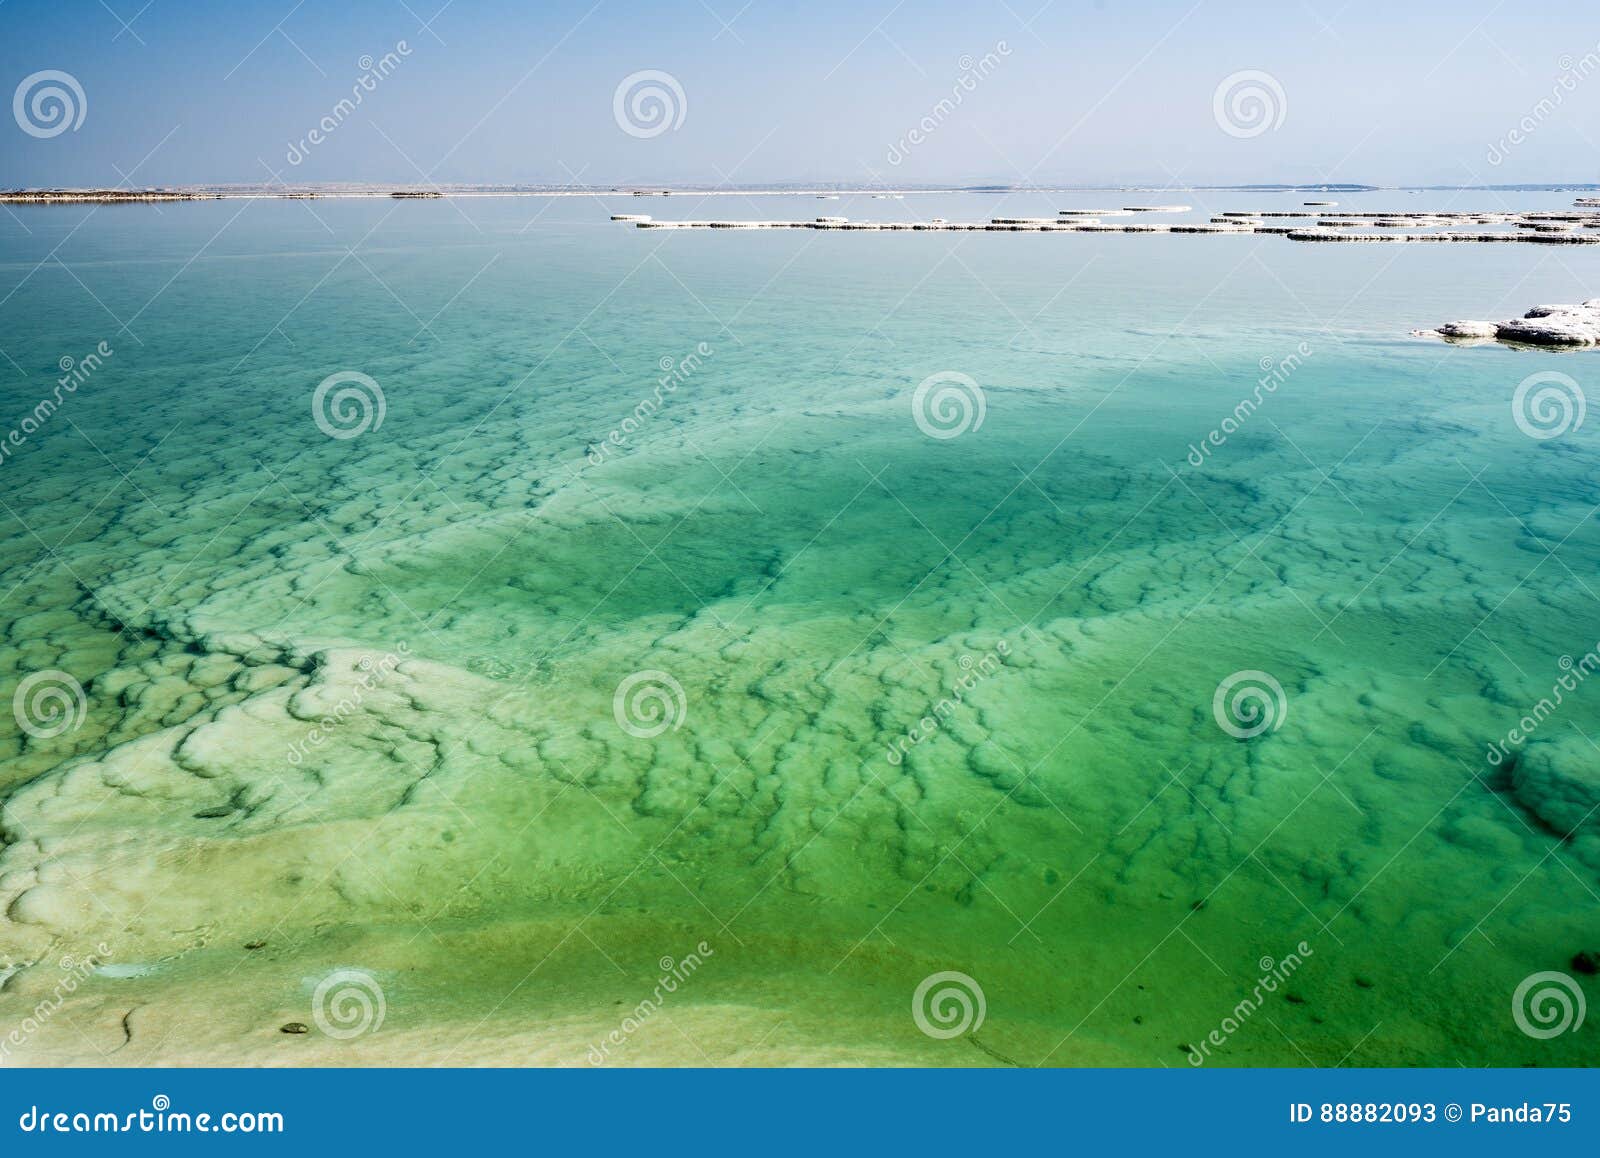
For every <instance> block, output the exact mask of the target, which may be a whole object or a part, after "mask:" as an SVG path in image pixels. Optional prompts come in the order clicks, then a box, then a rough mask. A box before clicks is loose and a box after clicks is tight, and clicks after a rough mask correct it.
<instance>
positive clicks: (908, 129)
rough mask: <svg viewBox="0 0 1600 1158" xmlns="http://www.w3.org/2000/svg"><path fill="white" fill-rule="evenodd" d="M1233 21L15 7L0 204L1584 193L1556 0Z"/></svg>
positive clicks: (77, 4) (1568, 18) (614, 6)
mask: <svg viewBox="0 0 1600 1158" xmlns="http://www.w3.org/2000/svg"><path fill="white" fill-rule="evenodd" d="M1029 7H1031V6H1029ZM1260 12H1261V9H1260V7H1259V6H1256V5H1246V4H1237V3H1235V4H1229V3H1220V2H1210V0H1199V2H1198V3H1196V2H1190V0H1184V2H1179V3H1165V2H1151V3H1145V4H1134V5H1120V6H1117V7H1115V8H1113V7H1111V6H1109V5H1107V4H1104V3H1100V4H1096V5H1092V6H1087V7H1081V8H1080V7H1076V6H1075V7H1072V8H1070V9H1069V8H1067V7H1065V6H1057V5H1054V4H1046V5H1045V6H1044V7H1043V8H1040V9H1038V10H1037V11H1028V10H1024V9H1021V8H1018V7H1015V6H1013V5H1011V4H1009V3H1007V2H1005V0H996V2H994V3H986V2H980V3H977V4H972V5H961V6H955V5H951V4H946V3H938V4H921V5H909V4H906V3H904V2H903V0H902V3H898V4H893V3H888V2H886V3H884V4H882V5H881V6H874V7H870V8H866V9H862V8H860V7H859V6H850V5H845V4H839V3H834V2H831V0H827V2H823V3H819V4H813V5H810V6H807V7H805V8H804V9H801V8H799V7H797V6H793V5H788V4H765V3H760V2H753V3H748V4H746V5H744V6H743V7H742V8H741V7H739V5H738V4H737V3H736V0H721V5H720V7H719V5H718V4H717V3H701V2H700V0H695V2H693V3H671V4H661V5H651V6H643V5H634V4H627V3H619V2H613V0H580V2H578V3H568V2H563V0H558V2H556V3H552V4H549V5H543V6H541V7H540V8H539V10H537V11H526V10H521V9H519V7H518V6H516V5H514V4H509V3H503V2H494V3H488V4H478V5H472V6H470V7H469V6H468V5H466V4H458V3H455V2H453V0H442V2H441V0H423V2H422V3H420V4H418V3H414V2H412V0H358V2H356V3H352V4H348V5H341V6H338V7H333V6H331V5H326V4H321V3H317V2H315V0H299V2H298V3H296V2H295V0H281V2H272V3H268V2H265V0H243V2H241V3H239V4H234V5H229V6H226V7H224V8H217V9H210V8H208V7H207V6H205V5H201V4H196V3H189V2H183V0H153V2H152V3H149V4H146V5H143V7H141V6H140V4H138V3H135V0H122V2H121V3H120V4H118V3H117V2H114V0H113V2H110V3H106V4H102V3H100V2H98V0H93V2H83V0H73V2H69V3H61V4H50V3H44V2H42V0H11V2H10V3H7V4H5V5H3V6H0V28H4V29H5V31H6V35H5V37H4V38H0V65H3V68H0V75H3V79H4V81H5V84H6V86H7V89H8V91H10V92H11V93H12V95H13V114H14V115H13V117H12V123H8V124H6V125H5V126H4V128H3V129H0V131H3V132H4V133H5V135H6V148H5V150H4V151H3V153H0V184H5V185H8V186H44V185H79V186H82V185H117V184H119V183H121V184H126V185H128V186H140V185H159V184H200V183H207V184H213V183H261V182H274V181H279V180H281V181H285V182H289V183H312V182H327V181H350V182H373V183H406V184H412V183H415V184H426V183H428V182H440V183H480V184H481V183H504V184H546V185H561V184H568V183H572V184H582V185H599V186H605V185H612V184H661V185H671V184H690V183H693V184H710V185H718V184H727V185H736V186H751V185H762V184H790V185H792V184H802V183H807V182H815V183H859V184H862V185H896V184H898V185H918V184H921V185H929V184H932V185H950V186H964V185H976V184H995V185H1023V184H1032V185H1036V186H1038V185H1044V186H1061V185H1073V186H1079V187H1089V186H1131V185H1139V186H1157V187H1160V186H1183V185H1193V186H1200V185H1240V184H1259V183H1285V184H1311V183H1320V182H1329V183H1353V184H1368V185H1383V186H1409V187H1415V186H1419V185H1455V186H1459V185H1506V184H1562V183H1577V182H1584V181H1585V180H1592V179H1593V178H1594V176H1595V174H1593V173H1592V172H1589V173H1586V172H1583V171H1582V168H1583V166H1582V164H1581V162H1582V160H1583V159H1584V158H1592V157H1594V156H1595V155H1596V150H1595V145H1594V142H1595V141H1596V140H1600V103H1597V102H1596V101H1595V100H1594V99H1592V98H1589V97H1586V96H1585V93H1584V89H1585V87H1586V86H1588V85H1591V84H1595V83H1596V81H1595V73H1596V72H1600V21H1596V20H1594V19H1593V18H1592V16H1591V17H1590V19H1589V20H1588V21H1587V23H1588V24H1589V25H1591V26H1592V30H1591V31H1590V32H1587V33H1580V34H1577V35H1574V34H1573V32H1572V29H1574V28H1582V27H1584V26H1585V21H1584V19H1583V18H1584V17H1585V16H1586V15H1589V13H1588V12H1587V11H1586V10H1585V9H1583V8H1580V7H1579V6H1578V5H1577V4H1576V3H1567V2H1558V3H1553V4H1549V5H1545V6H1541V7H1540V8H1539V9H1537V10H1531V11H1530V10H1519V11H1517V12H1516V13H1515V18H1514V19H1515V23H1514V25H1513V24H1512V19H1513V17H1512V15H1511V13H1510V11H1509V10H1508V9H1506V7H1505V6H1504V4H1503V3H1495V2H1493V0H1481V2H1479V3H1473V4H1471V5H1468V6H1465V7H1464V6H1462V5H1460V4H1448V5H1447V4H1444V3H1439V2H1433V0H1430V2H1427V3H1421V4H1415V5H1411V6H1408V7H1407V9H1406V10H1405V11H1395V10H1393V9H1392V8H1390V7H1386V6H1380V5H1378V4H1376V3H1359V2H1357V3H1349V4H1345V5H1343V6H1341V7H1339V8H1337V9H1333V10H1330V11H1326V12H1322V11H1317V10H1315V9H1313V7H1312V6H1310V5H1300V6H1297V7H1289V8H1285V9H1273V10H1270V11H1269V12H1267V13H1265V14H1263V15H1261V16H1258V15H1257V14H1258V13H1260ZM1513 33H1514V34H1513ZM40 74H46V76H45V78H44V79H39V78H40ZM55 74H65V75H66V76H67V77H69V78H70V80H71V82H72V85H75V86H76V88H75V89H74V88H72V85H66V86H65V87H61V88H60V91H63V92H65V93H66V94H67V99H68V101H69V103H70V104H71V105H72V113H71V114H70V115H69V119H70V120H71V121H72V123H71V124H67V125H62V124H60V123H52V122H49V121H47V120H46V121H40V120H38V119H37V117H39V116H47V115H48V111H49V110H48V108H47V107H46V108H45V110H44V112H43V113H41V112H40V111H39V110H38V109H34V108H32V107H30V106H29V105H28V103H27V102H28V100H29V98H30V97H32V96H34V95H36V94H37V93H38V91H39V89H40V87H41V86H48V85H50V84H51V83H52V82H51V79H50V78H51V77H52V76H54V75H55ZM639 74H644V75H643V76H642V77H639V79H638V80H636V81H635V83H634V84H633V85H632V86H631V87H630V86H626V85H624V81H625V80H627V79H628V78H630V77H636V76H639ZM363 78H365V80H363ZM61 83H62V82H57V84H58V87H60V85H61ZM641 90H645V91H644V92H643V94H642V97H641V99H642V100H643V102H644V103H643V104H641V105H639V106H637V107H635V106H632V105H630V104H629V103H628V97H630V96H633V95H641ZM649 90H653V91H654V94H655V95H657V96H661V97H662V98H663V99H664V102H665V104H664V106H662V105H660V104H653V103H652V101H651V94H650V91H649ZM358 91H359V93H360V96H359V99H358V100H352V99H351V98H352V97H354V96H355V95H356V94H357V92H358ZM1235 102H1236V103H1235ZM662 107H665V109H666V112H665V119H664V120H652V119H650V118H651V117H653V116H655V115H657V114H659V113H660V112H661V109H662ZM629 118H635V119H633V120H632V121H629ZM30 119H31V123H29V124H25V122H29V121H30ZM625 122H628V123H625ZM330 125H331V126H332V127H331V128H329V127H328V126H330ZM319 127H320V128H319ZM319 131H320V134H321V139H320V140H318V139H315V137H316V134H317V133H318V132H319Z"/></svg>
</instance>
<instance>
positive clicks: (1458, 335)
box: [1416, 298, 1600, 346]
mask: <svg viewBox="0 0 1600 1158" xmlns="http://www.w3.org/2000/svg"><path fill="white" fill-rule="evenodd" d="M1416 333H1417V336H1418V337H1437V338H1443V339H1444V340H1445V341H1447V342H1453V343H1457V344H1461V345H1482V344H1487V343H1489V342H1506V343H1510V344H1512V345H1525V346H1600V298H1593V299H1591V300H1589V301H1586V302H1581V303H1579V304H1577V305H1555V306H1534V307H1533V308H1532V309H1531V310H1529V311H1528V312H1527V313H1525V314H1523V315H1522V317H1520V318H1512V319H1510V320H1509V321H1504V322H1474V321H1466V322H1446V323H1445V324H1444V325H1442V326H1440V327H1439V328H1438V329H1436V330H1418V331H1417V332H1416Z"/></svg>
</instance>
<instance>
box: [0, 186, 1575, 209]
mask: <svg viewBox="0 0 1600 1158" xmlns="http://www.w3.org/2000/svg"><path fill="white" fill-rule="evenodd" d="M1472 190H1479V191H1484V192H1519V193H1568V192H1592V191H1596V190H1600V184H1597V183H1592V182H1578V183H1572V184H1559V185H1555V184H1552V185H1349V184H1322V185H1278V184H1255V185H1182V186H1156V185H1053V186H1045V185H1037V186H1035V185H1029V186H1010V185H961V186H954V185H952V186H933V185H927V186H902V187H893V188H891V187H876V188H873V187H855V186H830V185H793V186H788V185H769V186H750V187H740V188H700V187H696V186H693V185H672V186H668V185H661V186H641V185H623V186H546V185H433V186H428V185H366V184H339V183H329V184H307V185H298V186H283V185H171V186H151V187H146V188H142V189H117V188H111V189H107V188H93V187H84V188H75V187H57V188H29V189H7V190H0V203H3V204H12V205H19V204H20V205H85V204H98V205H114V204H143V203H154V202H174V201H218V200H230V199H239V198H245V199H252V200H253V199H257V198H276V199H285V200H322V199H330V200H331V199H335V198H356V197H365V198H374V197H379V198H381V197H388V198H394V199H398V200H405V199H418V200H437V199H441V198H446V197H452V198H453V197H672V196H686V197H806V196H815V197H867V196H872V197H882V196H907V195H911V194H930V193H933V194H951V193H987V194H998V195H1007V194H1014V193H1094V192H1120V193H1138V192H1151V191H1170V192H1178V191H1184V192H1220V193H1377V192H1384V191H1417V192H1430V191H1472Z"/></svg>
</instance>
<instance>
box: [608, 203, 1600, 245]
mask: <svg viewBox="0 0 1600 1158" xmlns="http://www.w3.org/2000/svg"><path fill="white" fill-rule="evenodd" d="M1580 204H1581V202H1580ZM1597 208H1600V207H1597ZM1189 209H1190V207H1189V206H1186V205H1169V206H1128V207H1125V208H1122V209H1062V210H1060V211H1059V212H1058V215H1057V216H1056V217H1054V218H1050V217H991V218H990V219H989V220H988V221H946V220H944V219H943V218H933V219H931V220H928V221H851V220H850V219H848V218H845V217H817V218H813V219H812V220H809V221H785V220H778V221H757V220H742V219H727V220H720V219H702V220H687V221H657V220H655V219H654V218H652V217H649V216H647V215H644V214H623V213H619V214H613V215H612V217H611V219H612V220H613V221H626V222H631V223H632V224H633V225H634V226H635V227H636V228H639V229H821V230H848V231H858V232H872V231H899V230H905V231H913V232H936V233H962V232H967V233H972V232H989V233H1263V234H1270V235H1275V236H1282V237H1287V238H1288V239H1289V240H1290V241H1305V242H1345V243H1352V244H1361V243H1381V244H1397V243H1407V242H1491V243H1492V242H1525V243H1530V244H1535V245H1600V212H1576V213H1574V212H1562V213H1556V212H1549V211H1540V210H1534V211H1529V212H1526V213H1512V212H1445V211H1440V212H1415V211H1406V212H1363V213H1343V214H1332V213H1328V214H1324V215H1322V216H1317V217H1314V218H1312V221H1311V222H1308V223H1306V224H1304V225H1267V224H1263V222H1264V220H1265V219H1267V218H1275V219H1284V218H1288V219H1295V220H1299V219H1304V218H1307V217H1310V216H1311V215H1310V214H1306V213H1296V212H1285V211H1282V210H1277V211H1266V210H1263V211H1260V212H1251V211H1248V210H1227V211H1223V212H1220V213H1217V214H1215V215H1214V216H1212V218H1211V220H1210V221H1209V222H1189V221H1184V222H1172V223H1150V222H1138V223H1134V222H1127V223H1122V222H1107V221H1103V220H1101V219H1102V218H1106V217H1132V216H1134V215H1135V214H1152V213H1182V212H1187V211H1189ZM1466 226H1485V227H1489V228H1481V229H1468V228H1464V227H1466ZM1425 230H1433V231H1434V232H1423V231H1425ZM1378 231H1381V232H1378ZM1585 231H1591V232H1585Z"/></svg>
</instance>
